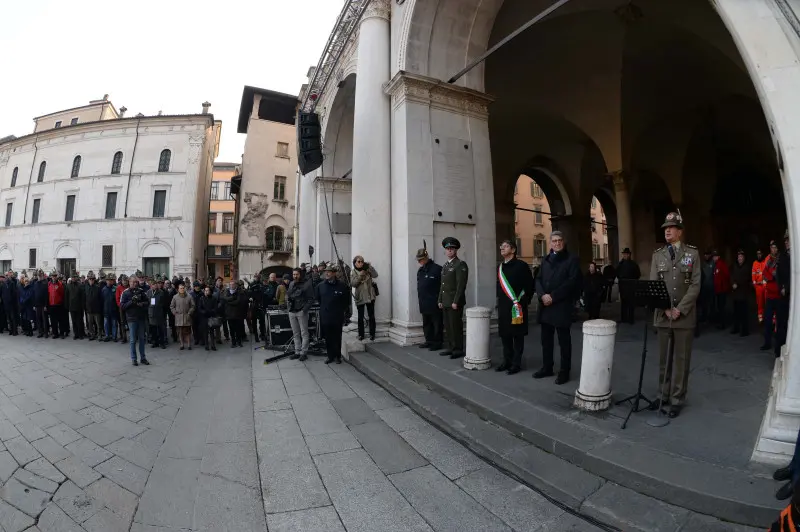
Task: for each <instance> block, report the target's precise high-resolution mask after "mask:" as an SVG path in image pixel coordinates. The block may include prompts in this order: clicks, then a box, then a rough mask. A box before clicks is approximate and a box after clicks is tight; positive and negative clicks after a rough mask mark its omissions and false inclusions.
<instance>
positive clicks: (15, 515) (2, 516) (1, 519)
mask: <svg viewBox="0 0 800 532" xmlns="http://www.w3.org/2000/svg"><path fill="white" fill-rule="evenodd" d="M33 524H34V520H33V518H32V517H31V516H29V515H26V514H24V513H22V512H20V511H19V510H17V509H16V508H14V507H13V506H11V505H10V504H6V503H4V502H3V501H0V527H2V530H4V531H5V532H21V531H23V530H25V531H28V532H30V531H31V530H35V528H33V529H31V528H29V527H31V526H32V525H33Z"/></svg>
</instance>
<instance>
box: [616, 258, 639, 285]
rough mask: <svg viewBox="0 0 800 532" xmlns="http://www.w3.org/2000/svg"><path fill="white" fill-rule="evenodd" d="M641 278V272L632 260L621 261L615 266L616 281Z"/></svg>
mask: <svg viewBox="0 0 800 532" xmlns="http://www.w3.org/2000/svg"><path fill="white" fill-rule="evenodd" d="M641 277H642V271H641V270H640V269H639V264H638V263H637V262H635V261H634V260H633V259H627V260H626V259H622V260H621V261H619V264H617V279H623V280H624V279H639V278H641Z"/></svg>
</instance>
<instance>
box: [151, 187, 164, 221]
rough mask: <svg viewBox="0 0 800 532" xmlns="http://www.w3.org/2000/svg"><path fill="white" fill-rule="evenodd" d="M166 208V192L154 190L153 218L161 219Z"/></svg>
mask: <svg viewBox="0 0 800 532" xmlns="http://www.w3.org/2000/svg"><path fill="white" fill-rule="evenodd" d="M166 207H167V191H166V190H156V192H155V194H153V218H163V217H164V213H165V212H166V210H167V209H166Z"/></svg>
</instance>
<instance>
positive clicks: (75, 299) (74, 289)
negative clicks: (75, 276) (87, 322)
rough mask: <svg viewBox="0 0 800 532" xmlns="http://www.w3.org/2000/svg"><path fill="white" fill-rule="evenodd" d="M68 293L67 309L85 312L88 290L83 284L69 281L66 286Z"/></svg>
mask: <svg viewBox="0 0 800 532" xmlns="http://www.w3.org/2000/svg"><path fill="white" fill-rule="evenodd" d="M66 294H67V310H68V311H70V312H80V313H83V311H84V309H85V308H86V291H85V290H84V288H83V285H82V284H80V283H77V282H71V283H69V284H68V285H67V288H66Z"/></svg>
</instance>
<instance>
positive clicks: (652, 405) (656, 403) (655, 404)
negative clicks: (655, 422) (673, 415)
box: [647, 399, 669, 412]
mask: <svg viewBox="0 0 800 532" xmlns="http://www.w3.org/2000/svg"><path fill="white" fill-rule="evenodd" d="M668 404H669V401H668V400H665V401H663V402H661V403H659V401H658V399H656V400H655V401H653V402H652V403H650V406H648V407H647V409H648V410H652V411H653V412H655V411H656V410H658V408H659V406H664V405H668Z"/></svg>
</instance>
